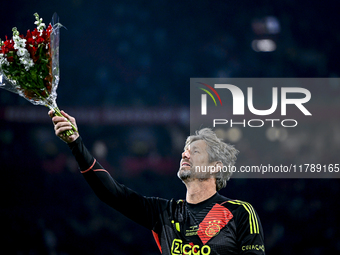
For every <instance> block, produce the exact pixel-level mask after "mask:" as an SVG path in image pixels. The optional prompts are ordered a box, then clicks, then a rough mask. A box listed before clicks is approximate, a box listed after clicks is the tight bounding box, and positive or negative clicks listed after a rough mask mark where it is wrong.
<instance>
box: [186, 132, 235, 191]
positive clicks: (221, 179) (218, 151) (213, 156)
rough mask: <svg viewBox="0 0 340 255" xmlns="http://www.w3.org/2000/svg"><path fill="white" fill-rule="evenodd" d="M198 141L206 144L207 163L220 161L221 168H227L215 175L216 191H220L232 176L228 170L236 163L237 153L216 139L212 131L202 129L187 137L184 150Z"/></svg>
mask: <svg viewBox="0 0 340 255" xmlns="http://www.w3.org/2000/svg"><path fill="white" fill-rule="evenodd" d="M198 140H203V141H205V142H206V144H207V153H208V155H209V162H214V161H220V162H222V164H223V166H227V169H228V170H229V171H222V170H221V171H219V172H217V173H216V175H215V178H216V190H220V189H222V188H224V187H226V186H227V181H228V180H229V179H230V177H231V175H232V174H233V172H232V171H230V169H231V168H232V166H234V164H235V162H236V155H237V154H238V153H239V151H238V150H236V149H235V148H234V146H233V145H230V144H227V143H225V142H223V141H222V140H221V139H219V138H218V137H217V135H216V134H215V132H214V131H212V130H211V129H210V128H203V129H201V130H198V131H196V132H195V135H191V136H188V138H187V140H186V142H185V147H184V148H185V149H187V148H188V146H189V145H190V144H191V143H192V142H194V141H198Z"/></svg>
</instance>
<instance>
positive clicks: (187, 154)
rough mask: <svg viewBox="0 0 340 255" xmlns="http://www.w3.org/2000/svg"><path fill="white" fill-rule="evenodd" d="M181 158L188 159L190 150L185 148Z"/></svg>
mask: <svg viewBox="0 0 340 255" xmlns="http://www.w3.org/2000/svg"><path fill="white" fill-rule="evenodd" d="M182 158H187V159H190V152H189V150H185V151H184V152H183V153H182Z"/></svg>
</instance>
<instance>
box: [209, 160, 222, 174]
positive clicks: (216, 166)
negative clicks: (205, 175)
mask: <svg viewBox="0 0 340 255" xmlns="http://www.w3.org/2000/svg"><path fill="white" fill-rule="evenodd" d="M213 166H214V167H213V169H212V172H211V174H217V173H218V172H221V171H222V168H223V163H222V162H221V161H216V162H215V163H214V165H213Z"/></svg>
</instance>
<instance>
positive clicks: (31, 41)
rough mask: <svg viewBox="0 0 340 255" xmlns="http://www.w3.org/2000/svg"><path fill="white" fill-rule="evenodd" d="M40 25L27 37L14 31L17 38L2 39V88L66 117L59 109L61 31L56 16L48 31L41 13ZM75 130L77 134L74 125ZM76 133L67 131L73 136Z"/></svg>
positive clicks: (0, 62)
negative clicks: (57, 100)
mask: <svg viewBox="0 0 340 255" xmlns="http://www.w3.org/2000/svg"><path fill="white" fill-rule="evenodd" d="M34 16H35V18H36V21H35V22H34V24H36V25H37V28H35V29H34V30H33V31H32V32H31V31H30V30H28V31H27V34H26V36H23V35H20V34H19V31H18V30H17V28H15V27H14V28H13V29H12V31H13V37H12V39H8V38H7V36H6V41H4V42H3V41H1V40H0V46H1V48H0V88H4V89H6V90H9V91H11V92H14V93H17V94H19V95H20V96H22V97H24V98H25V99H27V100H28V101H30V102H31V103H33V104H34V105H44V106H47V107H49V108H50V109H51V110H53V111H54V113H55V115H57V116H61V117H63V115H62V114H61V113H60V110H59V108H58V106H57V103H56V99H57V87H58V83H59V35H60V34H59V28H60V27H61V26H62V25H61V24H60V23H59V22H58V19H59V18H58V15H57V14H56V13H55V14H54V15H53V17H52V21H51V23H50V24H49V25H48V27H47V28H46V25H45V24H44V23H43V22H42V18H39V15H38V14H37V13H35V14H34ZM72 127H73V130H74V131H77V130H76V128H75V127H74V126H73V125H72ZM72 133H73V131H72V130H70V131H66V135H71V134H72Z"/></svg>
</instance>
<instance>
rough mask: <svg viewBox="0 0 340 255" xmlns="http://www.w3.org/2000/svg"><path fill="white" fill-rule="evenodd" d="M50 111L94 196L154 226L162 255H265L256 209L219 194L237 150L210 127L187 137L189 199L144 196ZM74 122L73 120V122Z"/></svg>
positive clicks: (183, 171)
mask: <svg viewBox="0 0 340 255" xmlns="http://www.w3.org/2000/svg"><path fill="white" fill-rule="evenodd" d="M62 114H63V115H64V116H65V118H64V117H57V116H54V117H53V112H52V111H50V112H49V115H50V116H51V117H52V121H53V123H54V126H55V134H56V135H57V136H58V137H60V138H61V139H62V140H63V141H64V142H66V143H68V145H69V147H70V149H71V151H72V153H73V155H74V156H75V158H76V160H77V162H78V164H79V167H80V172H81V173H82V174H83V176H84V177H85V179H86V181H87V182H88V183H89V185H90V186H91V188H92V189H93V190H94V192H95V193H96V195H97V196H98V197H99V198H100V199H101V200H102V201H104V202H105V203H106V204H108V205H109V206H111V207H113V208H114V209H116V210H118V211H119V212H121V213H122V214H124V215H125V216H127V217H128V218H130V219H132V220H133V221H135V222H137V223H138V224H140V225H142V226H144V227H146V228H148V229H150V230H151V231H152V233H153V236H154V238H155V240H156V243H157V245H158V248H159V250H160V252H161V253H162V254H169V255H170V254H171V255H172V254H193V255H194V254H200V255H208V254H209V255H213V254H264V242H263V230H262V226H261V223H260V220H259V218H258V215H257V213H256V212H255V210H254V209H253V207H252V206H251V205H250V204H249V203H247V202H243V201H239V200H231V199H229V198H226V197H224V196H221V195H220V194H218V192H217V191H218V190H220V189H221V188H223V187H225V186H226V183H227V181H228V180H229V178H230V175H231V173H232V172H231V171H228V169H231V167H232V166H233V165H234V164H235V161H236V155H237V153H238V151H237V150H236V149H235V148H234V147H233V146H231V145H229V144H226V143H224V142H222V141H221V140H220V139H218V138H217V136H216V134H215V133H214V132H213V131H211V130H210V129H207V128H205V129H202V130H200V131H198V132H197V133H196V135H193V136H189V137H188V139H187V141H186V144H185V148H184V152H183V153H182V159H181V161H180V168H179V171H178V174H177V175H178V177H179V178H180V179H181V180H182V181H183V183H184V184H185V185H186V188H187V193H186V200H178V201H175V200H173V199H172V200H166V199H162V198H155V197H144V196H141V195H139V194H138V193H136V192H134V191H132V190H130V189H129V188H127V187H125V186H124V185H122V184H119V183H118V182H117V181H115V180H114V179H113V178H112V177H111V175H110V174H109V173H108V172H107V171H106V170H105V169H103V167H102V166H101V165H100V164H99V162H97V161H96V159H94V158H93V156H92V155H91V154H90V153H89V151H88V150H87V149H86V147H85V145H84V144H83V142H82V139H81V137H80V136H79V134H78V132H75V133H74V134H73V135H71V136H65V135H64V134H63V132H65V131H66V130H71V129H72V127H71V124H70V122H71V123H72V124H73V125H74V126H76V121H75V119H74V118H73V117H71V116H69V115H68V114H67V113H65V112H63V111H62ZM68 120H69V121H70V122H69V121H68Z"/></svg>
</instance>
